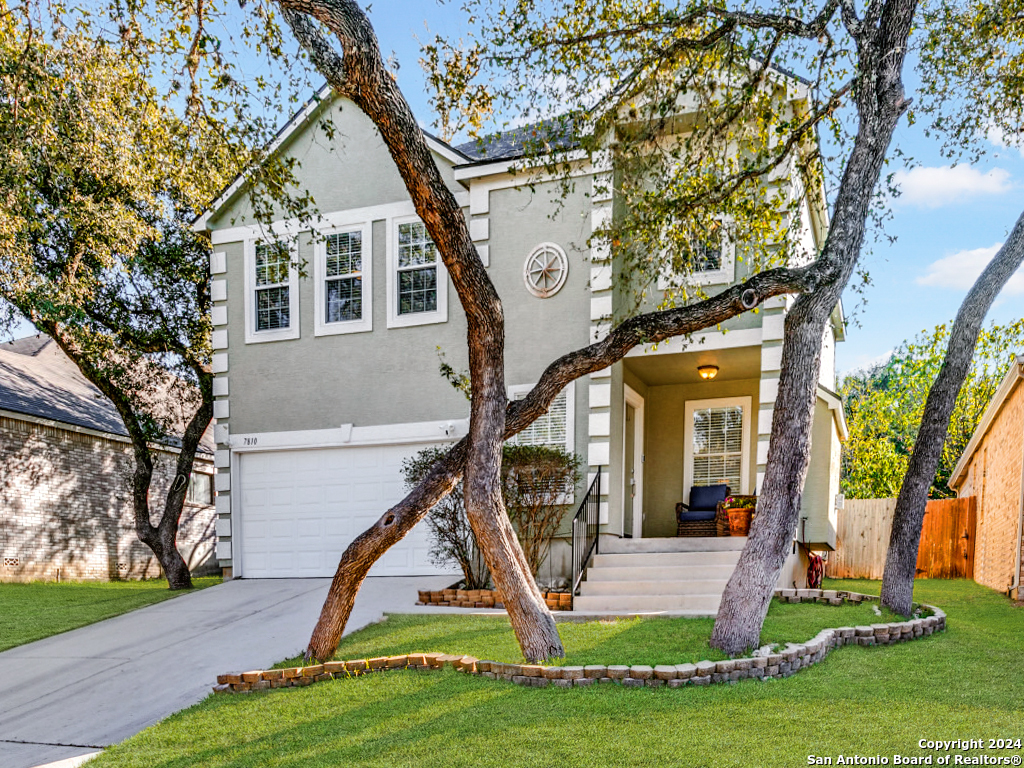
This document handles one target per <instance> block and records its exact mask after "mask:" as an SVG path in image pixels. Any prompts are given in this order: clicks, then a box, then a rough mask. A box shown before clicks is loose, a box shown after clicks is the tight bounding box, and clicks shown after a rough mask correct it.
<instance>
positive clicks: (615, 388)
mask: <svg viewBox="0 0 1024 768" xmlns="http://www.w3.org/2000/svg"><path fill="white" fill-rule="evenodd" d="M328 111H329V112H330V117H331V119H332V121H333V124H334V132H333V134H332V135H328V133H326V132H325V130H324V128H323V126H322V118H323V116H324V114H325V112H328ZM426 139H427V142H428V145H429V146H430V148H431V150H432V152H433V155H434V159H435V160H436V162H437V165H438V167H439V168H440V171H441V174H442V175H443V177H444V180H445V183H446V184H447V185H448V187H449V188H450V189H451V191H452V192H453V193H454V194H455V196H456V198H457V200H458V201H459V202H460V203H461V205H462V206H463V210H464V212H465V216H466V218H467V220H468V222H469V227H470V232H471V234H472V236H473V239H474V241H475V242H476V244H477V248H478V251H479V253H480V256H481V258H482V260H483V262H484V264H485V266H486V267H487V269H488V271H489V274H490V276H491V279H492V280H493V281H494V284H495V286H496V287H497V290H498V292H499V294H500V296H501V297H502V300H503V303H504V308H505V317H506V322H507V330H506V337H507V353H506V354H507V356H506V380H507V382H508V385H509V393H508V394H509V397H510V398H515V397H517V396H520V395H521V394H522V393H525V392H526V391H528V390H529V389H530V387H531V386H532V385H533V384H534V383H535V382H536V380H537V378H538V377H539V376H540V374H541V372H542V371H543V369H544V368H545V367H546V366H547V365H548V363H549V362H551V361H552V360H554V359H555V358H556V357H558V356H559V355H561V354H564V353H565V352H567V351H570V350H572V349H576V348H579V347H582V346H585V345H586V344H588V343H589V342H590V341H592V340H594V339H596V338H599V337H600V335H601V334H603V333H606V332H607V328H608V318H609V317H610V316H611V315H612V314H613V312H614V309H615V306H614V303H615V301H616V291H615V290H614V289H613V283H614V281H613V273H614V270H615V268H616V265H615V263H614V261H613V258H612V254H611V252H610V251H609V250H608V249H607V248H600V247H595V248H594V249H593V250H590V249H588V247H587V241H588V237H589V235H590V233H591V231H592V227H594V226H598V225H599V224H600V222H602V221H605V220H606V219H607V217H609V216H611V215H612V207H613V202H614V201H613V193H612V192H611V190H610V189H608V185H607V184H604V183H598V182H600V181H601V175H602V174H604V173H607V170H608V169H606V168H601V169H598V168H595V167H594V166H592V165H587V164H586V163H583V164H581V165H580V166H579V168H578V171H577V176H578V178H577V179H576V181H577V183H576V184H575V185H574V189H573V190H572V191H571V192H570V193H569V194H568V197H566V198H564V199H563V200H562V203H561V205H556V204H555V200H556V196H557V195H558V194H559V187H558V184H557V182H556V181H543V180H541V181H539V182H537V183H534V184H533V185H532V187H531V186H530V184H529V183H528V182H530V181H535V182H536V180H535V179H529V178H527V175H524V174H523V173H521V172H520V173H518V174H516V173H512V172H511V171H512V167H513V164H514V163H515V162H516V160H517V159H518V158H520V156H521V155H522V152H523V148H522V144H521V142H519V141H517V140H516V134H515V132H512V133H509V134H506V135H503V136H501V137H499V138H498V139H496V140H492V141H489V142H487V143H486V145H481V144H478V143H477V142H471V143H469V144H465V145H462V146H458V147H452V146H449V145H447V144H445V143H444V142H442V141H440V140H438V139H436V138H434V137H432V136H429V135H427V136H426ZM274 151H276V152H283V153H287V154H288V155H289V156H291V157H294V158H297V159H298V160H299V161H300V162H301V179H302V182H303V184H304V185H305V187H306V188H307V189H308V190H309V192H310V193H311V194H312V195H313V197H314V198H315V200H316V204H317V206H318V208H319V210H320V211H321V213H322V217H323V222H324V223H323V226H322V228H321V229H320V234H321V235H322V237H321V238H313V237H311V234H310V232H309V231H302V229H301V225H299V224H298V223H297V222H295V221H280V222H277V223H276V224H275V225H274V229H273V232H272V233H271V232H267V231H265V230H264V229H263V228H261V227H260V226H259V224H257V223H256V222H255V221H254V218H253V215H252V210H251V208H250V205H249V202H248V199H247V196H246V194H245V191H246V190H245V187H244V185H243V184H242V183H241V182H238V183H236V184H235V185H234V186H232V187H231V188H229V189H228V190H227V191H226V192H225V193H224V194H223V195H222V196H221V198H220V199H218V200H217V201H216V202H215V203H214V204H213V205H212V206H211V208H210V209H209V211H208V212H207V213H205V214H204V215H203V216H202V217H201V219H199V220H198V221H197V222H196V227H197V229H200V230H206V231H208V232H209V233H210V236H211V238H212V242H213V250H214V253H213V257H212V264H211V269H212V272H213V299H214V308H213V323H214V326H215V331H214V334H213V346H214V350H215V354H214V358H213V359H214V363H213V364H214V370H215V372H216V379H215V383H214V388H215V395H216V403H215V416H216V419H217V430H216V438H217V442H218V450H217V455H216V465H217V477H216V487H217V491H218V496H217V513H218V518H217V534H218V543H217V556H218V559H219V561H220V563H221V565H222V567H223V568H224V569H225V574H226V575H233V576H234V577H244V578H259V577H299V576H330V575H332V574H333V573H334V570H335V568H336V566H337V563H338V560H339V557H340V555H341V553H342V552H343V551H344V549H345V547H346V546H347V545H348V543H349V542H350V541H351V540H352V539H353V538H354V537H355V536H356V535H358V534H359V533H360V532H361V531H363V530H364V529H365V528H366V527H368V526H369V525H370V524H371V523H372V522H373V521H374V520H376V519H377V518H378V517H379V516H380V515H381V514H382V513H383V512H384V511H385V510H386V508H387V507H388V506H389V505H390V504H392V503H394V502H396V501H398V500H399V499H400V498H401V497H402V496H403V495H404V484H403V479H402V474H401V471H400V470H401V464H402V461H403V460H404V459H405V458H407V457H408V456H410V455H412V454H414V453H416V452H417V451H419V450H421V449H422V448H423V447H425V446H428V445H439V444H445V443H449V442H451V441H454V440H456V439H458V438H460V437H461V436H463V435H464V434H465V433H466V430H467V417H468V412H469V409H468V403H467V402H466V400H465V398H464V396H463V395H462V394H461V393H460V392H458V391H456V390H455V389H454V388H453V387H452V386H451V384H450V383H449V382H448V381H446V380H445V379H444V378H442V376H441V375H440V374H439V371H438V350H441V351H442V352H443V353H444V355H445V356H446V360H447V361H448V362H449V363H451V364H452V365H453V366H454V367H456V368H459V367H462V368H465V367H466V364H465V359H466V350H465V333H466V325H465V319H464V317H463V314H462V312H461V309H460V307H459V303H458V299H457V296H456V295H455V293H454V290H453V288H452V286H451V283H450V281H449V279H448V277H447V275H446V273H445V268H444V265H443V264H442V263H441V260H440V258H439V257H438V254H437V252H436V250H435V248H434V246H433V243H432V242H431V240H430V238H429V237H428V235H427V233H426V231H425V229H424V227H423V225H422V223H421V222H420V221H419V220H418V219H417V217H416V214H415V212H414V210H413V206H412V202H411V201H410V200H409V197H408V195H407V193H406V190H405V188H404V185H403V183H402V180H401V178H400V176H399V174H398V171H397V169H396V168H395V166H394V164H393V162H392V160H391V158H390V156H389V155H388V153H387V150H386V149H385V147H384V145H383V143H382V141H381V139H380V137H379V135H378V134H377V132H376V130H375V128H374V127H373V125H372V124H371V122H370V121H369V119H368V118H366V117H365V115H363V114H362V113H361V112H360V110H359V109H358V108H357V107H356V106H355V105H354V104H352V103H351V102H348V101H346V100H343V99H338V98H335V97H334V96H333V95H332V94H331V93H330V91H329V89H327V88H325V89H324V90H323V91H321V93H320V94H319V95H318V98H316V99H314V100H312V101H311V102H310V103H309V104H308V105H307V106H306V108H305V109H304V110H303V111H302V112H300V113H299V114H298V115H296V116H295V117H294V118H293V119H292V120H291V122H290V123H289V124H288V125H287V126H286V127H285V129H284V130H283V131H282V132H281V134H280V135H279V138H278V140H277V144H276V147H275V149H274ZM794 173H795V171H794ZM802 189H803V187H802V184H799V183H794V184H792V185H790V194H796V195H803V194H804V193H803V192H802V191H801V190H802ZM800 209H801V219H800V222H799V226H800V227H801V235H802V240H803V241H804V242H805V244H806V252H807V257H808V258H809V257H811V256H813V254H814V253H816V252H817V249H818V248H819V246H820V244H821V243H822V241H823V238H824V235H825V232H826V230H827V226H828V222H827V214H826V212H825V211H824V210H823V209H822V208H821V207H820V205H817V204H815V203H814V202H813V201H812V196H810V195H806V199H805V200H804V201H803V202H802V204H801V206H800ZM275 238H278V239H279V240H280V241H281V242H284V243H286V247H285V248H281V247H278V246H275V245H274V244H273V240H274V239H275ZM734 249H735V246H734V245H732V244H729V243H728V242H723V243H722V245H721V248H720V250H718V251H717V252H715V253H710V254H708V258H706V259H705V260H704V265H703V266H704V267H705V269H704V271H703V272H701V273H699V274H698V275H696V276H695V279H698V280H699V281H700V282H701V283H703V284H704V287H705V289H706V290H707V291H708V292H712V293H713V292H714V290H715V288H716V286H718V287H724V286H727V285H729V284H730V283H732V282H734V281H736V280H737V279H741V278H742V277H743V273H744V266H743V265H742V264H740V263H738V260H737V259H736V258H735V254H734ZM296 261H298V262H300V263H302V264H304V269H301V270H300V269H297V268H296ZM790 303H791V300H790V299H786V298H779V299H776V300H773V301H771V302H770V303H769V304H768V305H767V306H765V307H763V308H762V309H761V310H760V311H759V312H757V313H753V312H751V313H747V314H745V315H743V316H741V317H737V318H735V319H734V320H732V321H730V322H729V323H727V324H726V326H725V327H724V328H723V329H721V330H719V329H714V330H709V331H707V332H705V333H703V334H702V335H701V336H700V337H699V338H696V339H694V340H693V342H692V343H690V344H688V345H685V346H684V345H683V343H682V342H681V341H679V340H672V341H671V342H669V343H663V344H660V345H658V347H657V349H644V348H637V349H635V350H633V351H632V352H631V353H630V354H629V356H628V357H627V358H625V359H624V360H623V361H621V362H619V363H617V364H615V365H613V366H611V367H610V368H608V369H607V370H604V371H601V372H600V373H597V374H593V375H591V376H589V377H585V378H583V379H580V380H578V381H576V382H574V383H573V384H570V385H569V386H567V387H566V388H565V390H564V391H563V393H562V394H561V395H560V396H559V398H558V399H556V401H555V402H554V403H553V404H552V406H551V408H550V410H549V412H548V413H547V415H546V416H545V417H543V418H542V419H541V420H539V421H538V422H536V423H535V424H534V425H532V426H531V427H530V428H529V429H527V430H526V431H525V432H524V433H523V434H521V435H520V436H518V439H519V441H521V442H527V443H552V444H558V445H561V446H564V447H565V448H566V449H568V450H570V451H574V452H576V453H577V454H578V455H580V456H581V457H582V460H583V461H582V463H583V465H584V466H585V467H587V468H588V472H587V474H588V476H589V477H588V480H585V484H581V487H580V488H578V489H577V490H576V494H575V499H574V502H575V503H576V504H579V502H580V501H581V499H582V498H583V495H584V494H585V493H586V489H587V488H588V487H589V486H590V483H589V480H592V479H593V477H594V475H595V473H597V472H598V471H600V472H602V473H603V475H602V477H603V482H602V495H601V504H600V518H601V532H602V544H601V551H602V552H609V553H610V552H614V551H616V546H618V547H619V549H623V553H624V554H627V552H626V550H627V549H628V550H629V551H628V554H638V553H639V554H642V553H643V552H649V551H659V550H666V551H669V552H671V551H673V549H675V550H679V549H683V550H693V549H695V548H700V546H699V545H698V544H697V543H695V541H696V540H695V541H690V542H685V541H683V540H680V539H678V538H676V532H677V527H676V510H675V505H676V504H677V502H680V501H684V502H685V501H687V500H688V494H689V490H690V488H691V487H692V486H695V485H705V484H711V483H715V482H719V481H725V482H727V483H728V484H729V486H730V488H731V489H732V492H733V493H741V494H753V493H756V491H757V489H758V487H759V486H760V482H761V479H762V477H763V473H764V468H765V462H766V460H767V450H768V438H769V433H770V429H771V419H772V413H773V403H774V401H775V396H776V390H777V383H778V376H779V368H780V360H781V353H782V343H783V342H782V339H783V321H784V318H785V315H786V311H787V307H788V306H789V305H790ZM723 331H727V332H723ZM842 338H843V324H842V318H841V315H840V314H839V312H838V311H837V313H836V314H835V322H834V324H833V326H832V328H831V329H830V331H829V333H828V334H827V336H826V338H825V339H824V342H823V343H824V349H823V360H824V362H823V365H822V377H821V388H820V390H819V400H818V407H817V413H816V417H815V424H814V435H813V458H812V461H811V467H810V474H809V478H808V482H807V489H806V492H805V496H804V513H805V516H806V518H807V519H806V521H804V525H803V526H802V528H801V532H800V534H799V535H800V537H801V540H802V541H805V542H806V543H808V544H809V545H811V546H812V547H813V548H814V549H829V548H831V547H832V545H834V543H835V538H834V537H835V504H836V496H837V494H838V491H839V442H840V438H841V436H842V434H843V430H844V429H845V427H844V424H843V417H842V406H841V404H840V401H839V399H838V398H837V397H836V396H835V395H834V394H833V392H832V391H831V389H832V388H833V387H834V355H833V352H834V344H835V342H836V341H839V340H842ZM708 366H711V367H708ZM570 516H571V515H570ZM627 540H628V541H627ZM699 541H701V542H705V544H706V545H707V547H710V548H711V549H729V550H730V552H731V554H730V555H729V557H731V558H732V559H731V560H729V562H734V560H735V554H736V550H738V548H739V545H740V544H741V543H742V541H745V539H742V538H740V539H736V540H733V541H732V542H725V543H723V542H721V541H720V542H714V541H713V540H712V541H710V542H708V541H707V540H705V539H700V540H699ZM429 543H430V542H429V539H428V533H427V531H426V527H425V525H423V524H421V525H420V526H418V527H417V529H415V530H414V531H413V532H412V533H411V534H410V535H409V536H407V537H406V538H405V539H404V540H403V541H401V542H400V543H398V544H397V545H395V546H394V547H393V548H392V549H391V550H390V551H389V552H388V553H387V554H386V555H385V556H384V558H383V559H382V560H381V561H380V562H379V563H378V564H377V565H375V566H374V568H373V570H372V571H371V574H376V575H412V574H430V573H438V572H446V571H445V569H444V568H441V569H439V568H438V566H436V565H434V564H432V563H431V562H430V560H429V558H428V549H429ZM630 546H632V549H629V547H630ZM565 549H566V547H562V548H561V549H559V550H556V551H553V553H552V557H551V562H550V563H549V564H548V567H547V571H546V572H545V573H544V574H542V575H544V576H548V575H551V576H559V575H561V576H566V575H567V573H565V571H566V569H567V568H568V557H567V555H566V552H565V551H563V550H565ZM795 549H796V547H794V550H795ZM723 562H724V561H723ZM795 562H796V559H795V558H794V563H795ZM799 570H800V569H799V568H795V566H794V567H791V568H789V569H788V570H787V572H786V573H785V574H784V576H783V583H785V584H787V585H788V584H789V583H790V582H791V581H793V580H794V579H795V580H797V581H799V580H800V579H802V574H801V573H800V572H799ZM723 583H724V582H723ZM716 605H717V603H716ZM610 609H611V608H609V610H610Z"/></svg>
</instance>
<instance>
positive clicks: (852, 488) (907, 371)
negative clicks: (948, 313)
mask: <svg viewBox="0 0 1024 768" xmlns="http://www.w3.org/2000/svg"><path fill="white" fill-rule="evenodd" d="M948 341H949V326H948V325H945V324H944V325H940V326H937V327H936V328H935V329H934V330H933V331H932V332H930V333H928V332H922V333H921V334H919V335H918V336H917V337H916V338H915V339H914V340H913V341H909V342H904V344H903V345H902V346H900V347H899V349H897V350H896V351H895V352H894V353H893V354H892V356H891V357H890V358H889V360H887V361H886V362H884V363H880V364H878V365H876V366H874V367H872V368H871V369H869V370H867V371H864V372H857V373H853V374H851V375H849V376H847V377H846V378H845V379H844V380H843V381H842V383H841V386H840V394H841V396H842V398H843V404H844V406H845V408H846V417H847V423H848V425H849V429H850V439H849V440H847V442H846V443H845V444H844V446H843V459H842V461H843V472H842V490H843V493H845V494H846V495H847V496H849V497H850V498H861V499H871V498H889V497H892V496H896V495H897V494H898V493H899V490H900V486H901V485H902V483H903V476H904V474H905V473H906V470H907V464H908V462H909V461H910V454H911V452H912V451H913V448H914V441H915V440H916V438H917V430H918V428H919V426H920V423H921V416H922V414H923V412H924V404H925V400H926V399H927V397H928V391H929V390H930V389H931V386H932V383H933V382H934V381H935V377H936V376H937V375H938V373H939V369H940V368H941V366H942V361H943V358H944V356H945V352H946V346H947V344H948ZM1022 350H1024V320H1018V321H1017V322H1014V323H1011V324H1009V325H1005V326H998V325H995V324H993V325H991V326H990V327H989V328H987V329H983V330H982V332H981V335H980V336H979V338H978V345H977V349H976V351H975V355H974V360H973V362H972V364H971V369H970V371H969V372H968V374H967V378H966V379H965V380H964V385H963V388H962V389H961V390H960V394H959V396H958V397H957V401H956V407H955V408H954V410H953V415H952V417H951V419H950V425H949V431H948V433H947V435H946V442H945V444H944V445H943V448H942V456H941V458H940V460H939V467H938V470H937V471H936V474H935V480H934V482H933V483H932V487H931V490H930V492H929V496H930V497H931V498H946V497H950V496H955V495H956V494H955V492H954V491H953V490H952V489H951V488H950V487H949V485H948V483H949V478H950V474H951V473H952V471H953V468H954V467H955V466H956V463H957V461H959V459H960V456H961V454H962V453H963V451H964V448H966V447H967V443H968V442H969V441H970V439H971V436H972V435H973V434H974V430H975V428H976V427H977V426H978V422H979V421H980V420H981V416H982V414H983V413H984V411H985V408H986V407H987V406H988V403H989V401H990V400H991V399H992V395H993V394H995V391H996V389H997V388H998V387H999V383H1000V382H1001V381H1002V379H1003V377H1004V376H1005V375H1006V371H1007V370H1008V369H1009V366H1010V363H1011V362H1012V361H1013V358H1014V355H1016V354H1020V352H1021V351H1022Z"/></svg>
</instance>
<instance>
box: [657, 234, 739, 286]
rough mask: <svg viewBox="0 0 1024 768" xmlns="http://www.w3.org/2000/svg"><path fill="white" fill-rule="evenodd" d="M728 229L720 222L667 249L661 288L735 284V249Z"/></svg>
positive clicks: (660, 282)
mask: <svg viewBox="0 0 1024 768" xmlns="http://www.w3.org/2000/svg"><path fill="white" fill-rule="evenodd" d="M725 229H726V228H725V226H722V225H719V226H715V227H713V228H711V229H708V230H706V231H703V232H699V233H693V234H691V235H690V236H689V237H688V238H686V239H685V241H684V242H683V243H682V244H679V243H673V244H672V245H670V246H669V247H668V248H666V250H665V254H664V256H665V260H666V267H665V270H664V271H663V272H662V274H661V276H660V277H659V278H658V288H659V289H660V290H668V289H670V288H681V287H684V286H686V285H715V284H729V283H732V281H733V280H734V279H735V276H736V273H735V269H734V267H733V264H734V248H733V244H732V242H731V241H730V240H729V238H728V236H727V234H726V231H725Z"/></svg>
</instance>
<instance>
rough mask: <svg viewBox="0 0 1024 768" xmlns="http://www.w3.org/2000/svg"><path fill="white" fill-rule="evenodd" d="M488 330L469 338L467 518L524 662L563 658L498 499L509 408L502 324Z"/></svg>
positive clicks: (555, 630)
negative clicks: (502, 603)
mask: <svg viewBox="0 0 1024 768" xmlns="http://www.w3.org/2000/svg"><path fill="white" fill-rule="evenodd" d="M495 301H497V295H495ZM497 312H498V313H500V304H498V305H497ZM489 325H490V327H489V328H488V329H486V331H484V330H480V331H478V332H476V333H471V334H470V339H471V345H470V361H469V364H470V376H471V382H472V387H473V402H472V410H471V412H470V435H469V439H470V447H469V460H468V462H467V464H466V473H465V479H464V481H463V485H462V487H463V493H464V495H465V500H466V515H467V517H468V518H469V524H470V525H471V526H472V528H473V533H474V534H475V535H476V539H477V542H478V543H479V545H480V549H481V551H482V552H483V555H484V560H485V562H486V563H487V568H488V569H489V570H490V572H491V577H492V578H493V579H494V585H495V586H496V587H497V588H498V590H499V591H500V592H501V594H502V597H503V599H504V602H505V610H506V611H508V616H509V621H510V622H511V623H512V630H513V631H514V632H515V635H516V639H517V640H518V641H519V647H520V649H521V650H522V652H523V657H524V658H525V659H526V660H527V661H543V660H545V659H549V658H561V657H563V656H565V650H564V649H563V647H562V640H561V638H560V637H559V636H558V629H557V628H556V626H555V620H554V618H553V617H552V616H551V612H550V611H549V610H548V607H547V604H546V603H545V602H544V598H543V597H542V595H541V593H540V590H539V589H538V588H537V582H536V581H535V580H534V578H533V573H532V571H531V570H530V566H529V563H528V562H527V560H526V556H525V555H524V554H523V549H522V547H521V546H520V544H519V539H518V537H517V536H516V532H515V529H514V528H513V527H512V523H511V521H510V520H509V518H508V514H507V512H506V510H505V503H504V501H503V499H502V495H501V485H502V484H501V460H502V444H503V442H504V437H505V434H504V433H505V408H506V405H507V399H506V397H505V376H504V353H505V334H504V330H503V329H504V321H503V320H502V321H500V322H493V321H492V322H491V323H490V324H489Z"/></svg>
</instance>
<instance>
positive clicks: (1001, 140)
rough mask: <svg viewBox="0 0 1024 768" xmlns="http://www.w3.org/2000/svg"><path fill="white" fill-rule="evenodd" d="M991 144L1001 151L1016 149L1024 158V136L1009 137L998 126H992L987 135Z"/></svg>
mask: <svg viewBox="0 0 1024 768" xmlns="http://www.w3.org/2000/svg"><path fill="white" fill-rule="evenodd" d="M985 136H986V138H987V139H988V141H989V143H990V144H992V145H993V146H995V147H998V148H999V149H1016V150H1017V151H1018V152H1020V156H1021V157H1024V135H1021V134H1018V135H1016V136H1013V135H1007V133H1006V131H1004V130H1003V129H1002V128H1000V127H999V126H998V125H995V124H991V125H989V127H988V131H987V132H986V134H985Z"/></svg>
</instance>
